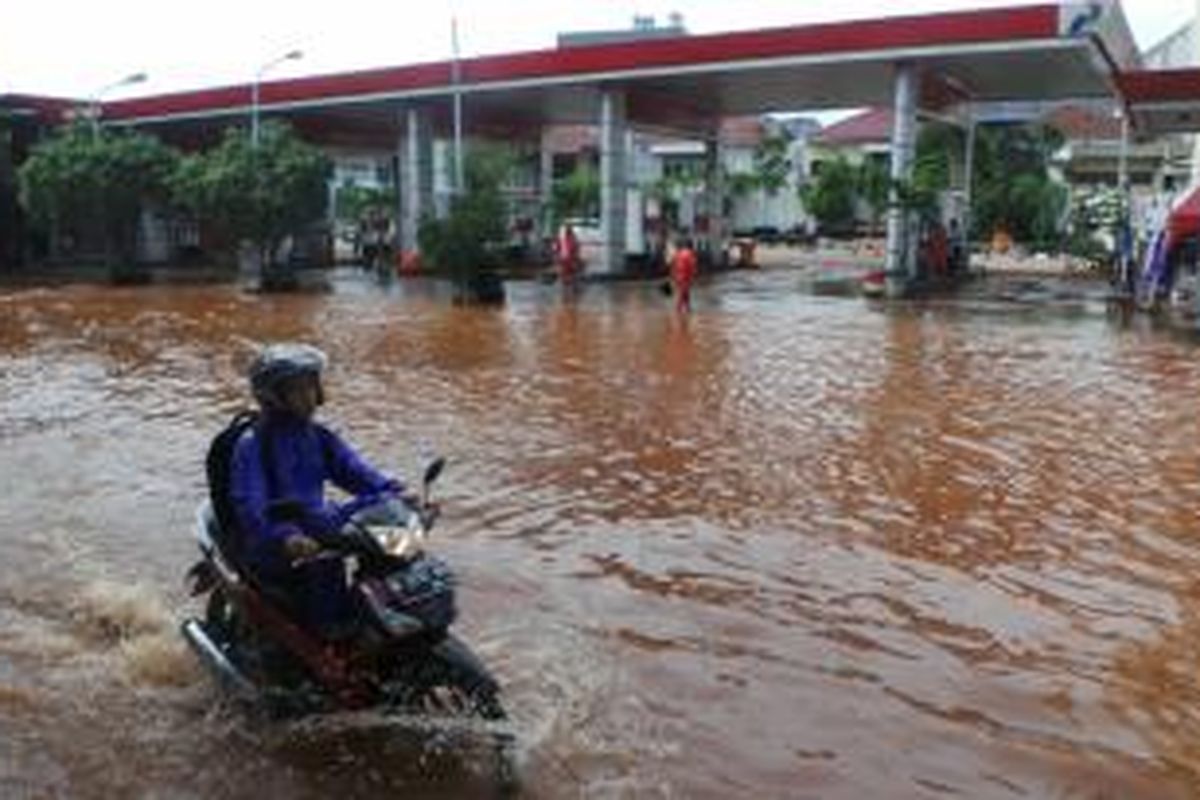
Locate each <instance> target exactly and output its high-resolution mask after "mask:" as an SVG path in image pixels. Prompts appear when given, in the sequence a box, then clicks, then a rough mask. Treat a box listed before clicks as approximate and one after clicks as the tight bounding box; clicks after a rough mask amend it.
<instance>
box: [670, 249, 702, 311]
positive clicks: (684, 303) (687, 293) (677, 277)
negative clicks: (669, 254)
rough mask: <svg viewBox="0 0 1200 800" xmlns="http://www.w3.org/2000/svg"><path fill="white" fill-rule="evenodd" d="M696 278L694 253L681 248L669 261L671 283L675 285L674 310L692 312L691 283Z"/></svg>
mask: <svg viewBox="0 0 1200 800" xmlns="http://www.w3.org/2000/svg"><path fill="white" fill-rule="evenodd" d="M695 277H696V253H695V252H694V251H693V250H692V248H690V247H681V248H679V249H678V250H676V251H675V257H674V258H672V259H671V282H672V283H673V284H674V285H675V308H676V310H678V311H691V310H692V281H693V280H694V279H695Z"/></svg>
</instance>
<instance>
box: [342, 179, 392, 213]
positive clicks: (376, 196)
mask: <svg viewBox="0 0 1200 800" xmlns="http://www.w3.org/2000/svg"><path fill="white" fill-rule="evenodd" d="M333 204H334V216H335V217H336V218H337V219H339V220H341V221H343V222H357V221H358V220H360V219H362V218H363V217H365V216H367V214H369V213H371V212H372V211H375V212H379V213H381V214H385V215H386V214H391V213H392V210H393V209H394V208H396V205H397V202H396V189H395V187H393V186H359V185H357V184H354V183H349V182H347V183H344V184H342V185H341V186H339V187H338V189H337V192H336V194H335V195H334V200H333Z"/></svg>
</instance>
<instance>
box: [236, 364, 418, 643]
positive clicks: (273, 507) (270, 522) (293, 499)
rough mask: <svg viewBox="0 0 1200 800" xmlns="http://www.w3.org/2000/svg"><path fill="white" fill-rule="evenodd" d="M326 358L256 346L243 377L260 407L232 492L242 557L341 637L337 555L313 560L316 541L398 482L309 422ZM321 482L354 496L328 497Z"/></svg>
mask: <svg viewBox="0 0 1200 800" xmlns="http://www.w3.org/2000/svg"><path fill="white" fill-rule="evenodd" d="M326 363H327V359H326V357H325V354H324V353H322V352H321V351H320V350H318V349H317V348H315V347H311V346H308V345H304V344H292V343H283V344H272V345H268V346H266V347H264V348H263V349H262V350H261V351H260V352H259V353H258V356H257V357H256V358H255V359H254V362H253V364H251V366H250V370H249V379H250V389H251V391H252V393H253V395H254V398H255V400H256V401H257V403H258V405H259V408H260V409H261V414H260V416H259V418H258V420H257V422H256V423H255V424H254V425H252V426H250V427H249V428H248V429H247V430H246V432H245V433H243V434H242V436H241V438H240V439H239V440H238V441H237V444H236V445H235V446H234V450H233V458H232V463H231V465H230V500H231V502H232V505H233V508H234V512H235V515H236V519H237V521H238V523H239V527H240V529H241V531H240V532H241V539H242V541H241V547H240V554H241V558H242V559H243V561H244V562H245V565H246V566H247V567H248V568H249V569H250V570H251V572H252V573H253V574H254V575H255V576H256V577H257V578H258V579H259V580H260V581H261V582H263V583H264V584H265V585H267V586H268V587H271V588H274V589H277V590H281V591H282V592H284V593H285V594H286V595H288V596H289V598H290V599H291V600H292V601H293V602H294V604H295V605H296V606H297V609H296V610H297V612H298V615H299V617H300V621H301V622H303V623H304V624H306V625H307V626H308V627H310V628H311V629H313V630H315V631H316V632H318V633H321V634H323V635H326V636H337V635H339V634H341V633H344V632H347V631H348V630H349V629H350V627H351V625H350V623H351V622H352V620H353V611H354V610H353V608H352V607H351V604H350V596H349V593H348V591H347V586H346V572H345V566H344V564H343V561H342V559H341V558H328V559H313V556H316V555H317V554H319V553H320V552H321V549H322V548H321V545H320V543H319V539H320V537H322V536H325V535H330V534H334V533H336V532H337V531H338V530H340V529H341V527H342V526H343V525H344V524H345V523H346V521H347V519H349V517H350V516H351V515H352V514H354V512H355V511H358V510H359V509H361V508H364V507H366V506H368V505H372V504H374V503H376V502H378V501H379V500H380V499H381V498H383V497H386V496H396V495H399V494H401V493H402V492H403V491H404V486H403V484H402V483H401V482H400V481H398V480H396V479H394V478H389V477H387V476H385V475H383V474H382V473H380V472H379V471H378V470H376V469H375V468H374V467H372V466H371V465H370V464H368V463H367V462H366V461H364V460H363V459H362V457H360V456H359V455H358V454H357V453H356V452H355V451H354V450H353V449H352V448H351V447H350V446H349V445H347V444H346V443H345V442H344V441H343V440H342V439H341V438H340V437H339V436H338V435H337V434H335V433H333V432H332V431H330V430H329V429H328V428H326V427H324V426H323V425H321V424H319V423H317V422H315V421H314V419H313V415H314V414H315V412H316V410H317V408H318V407H320V406H321V405H322V404H323V403H324V400H325V395H324V391H323V387H322V384H321V373H322V371H323V370H324V368H325V365H326ZM327 481H328V482H330V483H332V484H334V485H335V486H337V487H338V488H340V489H342V490H344V491H346V492H348V493H349V494H351V495H352V496H353V499H351V500H349V501H348V502H345V503H340V504H339V503H334V502H331V501H328V500H326V498H325V483H326V482H327Z"/></svg>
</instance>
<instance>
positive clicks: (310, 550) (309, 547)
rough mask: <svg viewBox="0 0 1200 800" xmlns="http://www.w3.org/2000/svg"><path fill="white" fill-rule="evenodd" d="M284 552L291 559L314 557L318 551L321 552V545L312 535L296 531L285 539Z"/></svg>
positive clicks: (299, 559)
mask: <svg viewBox="0 0 1200 800" xmlns="http://www.w3.org/2000/svg"><path fill="white" fill-rule="evenodd" d="M283 552H284V553H285V554H286V555H287V557H288V559H289V560H291V561H301V560H303V559H306V558H312V557H313V556H315V555H316V554H317V553H319V552H321V545H320V544H318V543H317V540H316V539H313V538H312V537H310V536H305V535H304V534H303V533H294V534H292V535H291V536H289V537H287V538H286V539H284V540H283Z"/></svg>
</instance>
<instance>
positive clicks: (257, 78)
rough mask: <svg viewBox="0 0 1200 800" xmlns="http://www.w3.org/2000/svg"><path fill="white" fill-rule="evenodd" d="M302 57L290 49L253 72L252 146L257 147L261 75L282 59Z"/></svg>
mask: <svg viewBox="0 0 1200 800" xmlns="http://www.w3.org/2000/svg"><path fill="white" fill-rule="evenodd" d="M303 57H304V53H303V52H301V51H300V50H292V51H291V52H289V53H284V54H283V55H281V56H280V57H279V58H276V59H272V60H271V61H268V62H267V63H266V64H263V65H262V66H261V67H259V68H258V71H257V72H255V73H254V83H252V84H250V144H251V146H252V147H254V148H257V147H258V85H259V84H260V83H262V77H263V75H265V74H266V72H267V70H269V69H271V68H272V67H275V66H278V65H280V64H282V63H283V62H284V61H296V60H298V59H300V58H303Z"/></svg>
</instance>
